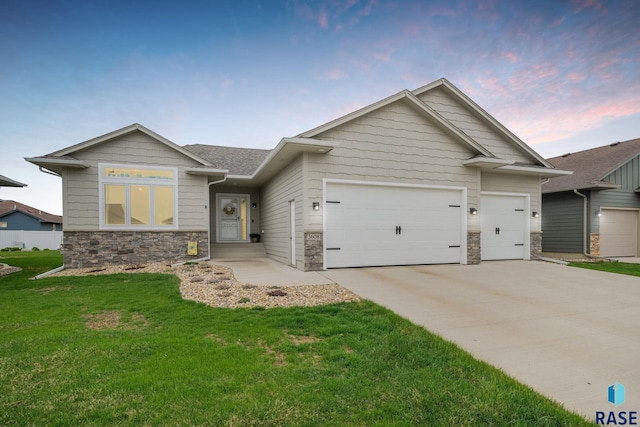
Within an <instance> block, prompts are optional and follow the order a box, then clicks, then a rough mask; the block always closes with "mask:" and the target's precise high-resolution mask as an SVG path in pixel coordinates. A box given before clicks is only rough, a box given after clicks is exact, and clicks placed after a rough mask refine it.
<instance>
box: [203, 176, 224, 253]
mask: <svg viewBox="0 0 640 427" xmlns="http://www.w3.org/2000/svg"><path fill="white" fill-rule="evenodd" d="M227 176H228V175H227V174H226V173H225V174H224V177H223V178H222V179H219V180H217V181H212V182H210V183H209V184H208V185H207V186H208V187H211V186H212V185H216V184H221V183H223V182H225V181H226V180H227ZM207 193H208V194H207V196H208V197H209V212H211V191H207ZM207 222H208V225H207V257H206V258H205V259H203V260H196V261H206V260H209V259H211V214H209V221H207Z"/></svg>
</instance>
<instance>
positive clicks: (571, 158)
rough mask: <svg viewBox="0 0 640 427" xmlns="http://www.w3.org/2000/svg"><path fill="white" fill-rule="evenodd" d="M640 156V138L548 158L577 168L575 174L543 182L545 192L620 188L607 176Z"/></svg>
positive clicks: (560, 166)
mask: <svg viewBox="0 0 640 427" xmlns="http://www.w3.org/2000/svg"><path fill="white" fill-rule="evenodd" d="M638 155H640V138H638V139H631V140H629V141H624V142H616V143H613V144H609V145H605V146H602V147H597V148H592V149H590V150H584V151H578V152H577V153H568V154H565V155H562V156H558V157H553V158H550V159H547V161H548V162H549V163H551V164H552V165H553V166H555V167H557V168H560V169H568V170H573V171H574V173H573V175H569V176H562V177H557V178H552V179H550V180H549V182H547V183H545V184H543V185H542V192H543V193H554V192H558V191H567V190H574V189H576V190H579V189H610V188H617V187H618V186H617V185H616V184H612V183H610V182H606V181H603V179H604V178H605V177H606V176H607V175H609V174H610V173H611V172H613V171H615V170H616V169H618V168H619V167H620V166H622V165H624V164H625V163H627V162H628V161H629V160H631V159H633V158H634V157H636V156H638Z"/></svg>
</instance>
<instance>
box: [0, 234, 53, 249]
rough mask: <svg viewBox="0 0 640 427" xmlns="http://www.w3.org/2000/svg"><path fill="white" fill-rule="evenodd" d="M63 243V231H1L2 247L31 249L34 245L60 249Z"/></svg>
mask: <svg viewBox="0 0 640 427" xmlns="http://www.w3.org/2000/svg"><path fill="white" fill-rule="evenodd" d="M61 244H62V231H23V230H1V231H0V249H3V248H22V249H26V250H31V249H32V248H33V247H37V248H38V249H60V245H61Z"/></svg>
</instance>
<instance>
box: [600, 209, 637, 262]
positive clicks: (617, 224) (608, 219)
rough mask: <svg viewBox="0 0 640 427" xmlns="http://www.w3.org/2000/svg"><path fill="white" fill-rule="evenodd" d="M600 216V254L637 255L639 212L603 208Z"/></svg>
mask: <svg viewBox="0 0 640 427" xmlns="http://www.w3.org/2000/svg"><path fill="white" fill-rule="evenodd" d="M601 212H602V216H601V217H600V256H603V257H611V256H636V254H637V244H638V212H637V211H625V210H616V209H602V210H601Z"/></svg>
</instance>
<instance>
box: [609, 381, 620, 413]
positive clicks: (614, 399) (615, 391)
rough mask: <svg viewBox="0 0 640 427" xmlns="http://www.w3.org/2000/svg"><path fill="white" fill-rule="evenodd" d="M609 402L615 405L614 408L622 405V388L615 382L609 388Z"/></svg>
mask: <svg viewBox="0 0 640 427" xmlns="http://www.w3.org/2000/svg"><path fill="white" fill-rule="evenodd" d="M608 400H609V402H611V403H613V404H614V405H616V407H618V406H620V405H622V404H623V403H624V386H623V385H622V384H620V383H619V382H618V381H616V384H615V385H612V386H610V387H609V399H608Z"/></svg>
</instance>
